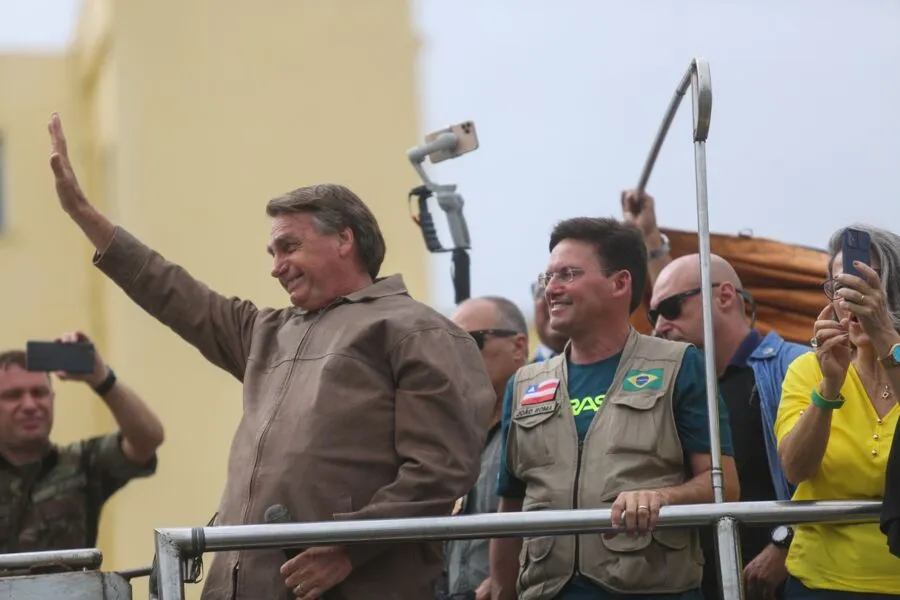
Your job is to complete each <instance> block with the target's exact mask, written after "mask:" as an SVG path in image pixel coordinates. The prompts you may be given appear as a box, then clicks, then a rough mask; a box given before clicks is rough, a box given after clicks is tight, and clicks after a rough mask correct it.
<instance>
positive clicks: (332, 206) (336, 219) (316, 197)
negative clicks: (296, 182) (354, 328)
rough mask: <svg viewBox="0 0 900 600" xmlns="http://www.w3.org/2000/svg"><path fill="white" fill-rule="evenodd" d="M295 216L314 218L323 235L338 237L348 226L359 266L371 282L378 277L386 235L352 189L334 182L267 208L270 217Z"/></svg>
mask: <svg viewBox="0 0 900 600" xmlns="http://www.w3.org/2000/svg"><path fill="white" fill-rule="evenodd" d="M296 213H307V214H310V215H313V217H314V221H315V224H316V230H317V231H318V232H319V233H321V234H324V235H333V234H337V233H340V232H341V231H343V230H344V229H345V228H347V227H349V228H350V231H352V232H353V238H354V243H355V245H356V256H357V258H358V259H359V262H360V264H362V265H363V267H365V269H366V272H367V273H368V274H369V276H370V277H371V278H372V279H375V278H376V277H378V271H379V270H380V269H381V263H382V262H384V253H385V250H386V248H385V243H384V236H382V235H381V228H380V227H378V221H376V220H375V215H373V214H372V211H371V210H369V207H368V206H366V205H365V203H364V202H363V201H362V200H360V198H359V196H357V195H356V194H354V193H353V192H352V191H351V190H350V189H349V188H347V187H345V186H343V185H338V184H335V183H322V184H319V185H312V186H308V187H302V188H298V189H296V190H293V191H291V192H288V193H287V194H284V195H283V196H279V197H278V198H274V199H272V200H270V201H269V203H268V204H267V205H266V214H267V215H269V216H270V217H277V216H278V215H288V214H296Z"/></svg>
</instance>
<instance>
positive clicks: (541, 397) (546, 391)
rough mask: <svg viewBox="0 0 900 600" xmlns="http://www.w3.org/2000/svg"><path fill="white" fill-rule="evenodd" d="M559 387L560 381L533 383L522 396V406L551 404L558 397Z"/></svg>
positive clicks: (550, 380) (551, 380)
mask: <svg viewBox="0 0 900 600" xmlns="http://www.w3.org/2000/svg"><path fill="white" fill-rule="evenodd" d="M558 387H559V379H548V380H546V381H542V382H541V383H532V384H531V385H529V386H528V388H527V389H526V390H525V395H524V396H522V403H521V404H522V406H527V405H528V404H540V403H541V402H549V401H550V400H553V399H554V398H555V397H556V389H557V388H558Z"/></svg>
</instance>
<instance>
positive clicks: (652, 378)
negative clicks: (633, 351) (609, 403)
mask: <svg viewBox="0 0 900 600" xmlns="http://www.w3.org/2000/svg"><path fill="white" fill-rule="evenodd" d="M662 383H663V370H662V369H648V370H646V371H639V370H637V369H632V370H631V371H628V374H627V375H625V383H623V384H622V389H623V390H624V391H626V392H639V391H641V390H658V389H660V388H662Z"/></svg>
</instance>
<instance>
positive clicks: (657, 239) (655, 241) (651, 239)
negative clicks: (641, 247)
mask: <svg viewBox="0 0 900 600" xmlns="http://www.w3.org/2000/svg"><path fill="white" fill-rule="evenodd" d="M644 243H645V244H646V245H647V252H648V253H649V252H653V251H655V250H659V249H661V248H662V247H663V241H662V237H661V236H660V232H659V229H656V230H654V231H653V232H652V233H649V234H645V235H644ZM670 262H672V256H671V255H670V254H669V253H668V252H666V253H665V254H664V255H662V256H659V257H657V258H650V257H649V256H648V257H647V283H648V284H649V287H650V288H652V287H653V284H654V283H656V279H657V278H658V277H659V274H660V273H662V270H663V269H665V268H666V266H667V265H668V264H669V263H670Z"/></svg>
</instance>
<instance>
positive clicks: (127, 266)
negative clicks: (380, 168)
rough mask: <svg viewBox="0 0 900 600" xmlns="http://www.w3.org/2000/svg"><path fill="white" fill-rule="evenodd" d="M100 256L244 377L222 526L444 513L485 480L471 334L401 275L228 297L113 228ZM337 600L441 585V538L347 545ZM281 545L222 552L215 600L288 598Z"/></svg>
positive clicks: (172, 323) (480, 390)
mask: <svg viewBox="0 0 900 600" xmlns="http://www.w3.org/2000/svg"><path fill="white" fill-rule="evenodd" d="M95 263H96V264H97V266H98V267H99V268H100V269H101V270H102V271H103V272H104V273H106V274H107V275H108V276H109V277H110V278H111V279H112V280H113V281H114V282H115V283H116V284H118V285H119V287H121V288H122V289H123V290H124V291H125V293H126V294H128V296H129V297H130V298H131V299H132V300H134V301H135V302H136V303H137V304H138V305H140V306H141V307H142V308H143V309H144V310H146V311H147V312H148V313H150V314H151V315H152V316H154V317H155V318H156V319H158V320H159V321H160V322H162V323H164V324H165V325H168V326H169V327H170V328H171V329H172V330H174V331H175V332H176V333H177V334H178V335H180V336H181V337H182V338H184V339H185V340H186V341H187V342H189V343H190V344H192V345H193V346H195V347H196V348H197V349H198V350H199V351H200V352H201V353H202V354H203V355H204V356H205V357H206V358H207V359H208V360H209V361H210V362H212V363H213V364H214V365H216V366H218V367H220V368H222V369H224V370H226V371H228V372H229V373H231V374H232V375H234V376H235V377H236V378H238V379H239V380H240V381H242V382H243V386H244V413H243V417H242V419H241V422H240V424H239V426H238V428H237V432H236V433H235V437H234V441H233V443H232V446H231V454H230V457H229V463H228V480H227V483H226V486H225V490H224V492H223V495H222V501H221V504H220V508H219V519H218V522H217V523H218V524H219V525H238V524H249V523H262V522H263V521H264V513H265V510H266V508H268V507H269V506H271V505H273V504H282V505H284V506H285V507H286V508H287V509H288V510H289V511H290V513H291V515H292V517H293V520H294V521H330V520H336V519H340V520H343V519H367V518H385V517H421V516H432V515H447V514H449V513H450V511H451V509H452V507H453V503H454V501H455V500H456V499H457V498H459V497H460V496H463V495H465V494H466V493H467V492H468V491H469V489H470V488H471V486H472V485H473V484H474V482H475V480H476V479H477V477H478V471H479V454H480V452H481V448H482V447H483V445H484V439H485V437H486V434H487V430H488V426H489V423H490V418H491V415H492V413H493V409H494V404H495V402H496V396H495V393H494V391H493V389H492V386H491V383H490V380H489V378H488V375H487V372H486V370H485V366H484V361H483V360H482V357H481V354H480V352H479V350H478V348H477V346H476V345H475V342H474V340H472V338H471V337H470V336H468V335H467V334H466V333H465V332H464V331H462V330H460V329H459V328H457V327H456V326H455V325H454V324H453V323H452V322H450V321H449V320H448V319H445V318H444V317H442V316H441V315H439V314H438V313H436V312H435V311H433V310H432V309H430V308H428V307H427V306H425V305H423V304H421V303H419V302H416V301H415V300H413V299H412V298H411V297H410V296H409V294H408V292H407V291H406V289H405V287H404V285H403V281H402V279H401V278H400V277H399V276H396V275H395V276H392V277H388V278H384V279H380V280H378V281H377V282H376V283H374V284H373V285H371V286H369V287H367V288H365V289H363V290H360V291H358V292H356V293H353V294H350V295H348V296H346V297H342V298H339V299H338V300H336V301H335V302H333V303H332V304H331V305H329V306H328V307H326V308H325V309H323V310H321V311H316V312H305V311H302V310H299V309H295V308H285V309H277V310H275V309H258V308H257V307H255V306H254V305H253V304H252V303H250V302H249V301H242V300H239V299H236V298H226V297H224V296H221V295H219V294H217V293H215V292H213V291H211V290H210V289H209V288H207V287H206V286H204V285H203V284H201V283H199V282H198V281H196V280H195V279H194V278H193V277H191V275H189V274H188V273H187V272H186V271H185V270H184V269H182V268H181V267H179V266H177V265H174V264H172V263H170V262H167V261H166V260H165V259H164V258H163V257H162V256H160V255H159V254H158V253H156V252H154V251H153V250H151V249H150V248H148V247H146V246H145V245H143V244H142V243H140V242H139V241H138V240H137V239H135V238H134V237H133V236H131V235H130V234H129V233H128V232H126V231H125V230H124V229H121V228H118V229H117V230H116V234H115V236H114V238H113V241H112V242H111V244H110V246H109V248H108V249H106V250H105V251H104V252H103V254H102V255H100V256H97V257H95ZM349 552H350V556H351V561H352V563H353V571H352V572H351V574H350V576H349V577H348V578H347V579H346V580H345V581H344V582H343V583H342V584H340V585H339V586H337V587H336V588H334V589H333V590H332V591H330V592H329V593H328V594H327V595H326V598H328V599H330V600H355V599H362V598H366V599H370V598H379V599H385V600H388V599H396V600H407V599H408V600H413V599H415V600H418V599H420V598H426V597H433V588H434V582H435V580H436V579H437V577H438V576H439V573H440V570H441V559H440V543H439V542H429V543H418V544H365V545H351V546H349ZM284 562H285V559H284V555H283V553H282V552H281V551H280V550H253V551H241V552H227V553H222V554H218V555H217V556H216V558H215V560H214V561H213V563H212V565H211V567H210V569H209V572H208V574H207V578H206V583H205V586H204V591H203V598H204V600H213V599H215V600H230V599H232V598H236V599H249V598H253V599H257V598H279V597H282V598H291V597H292V594H290V593H289V591H288V590H287V589H286V588H285V586H284V582H283V580H282V578H281V576H280V574H279V568H280V566H281V565H282V564H283V563H284Z"/></svg>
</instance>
